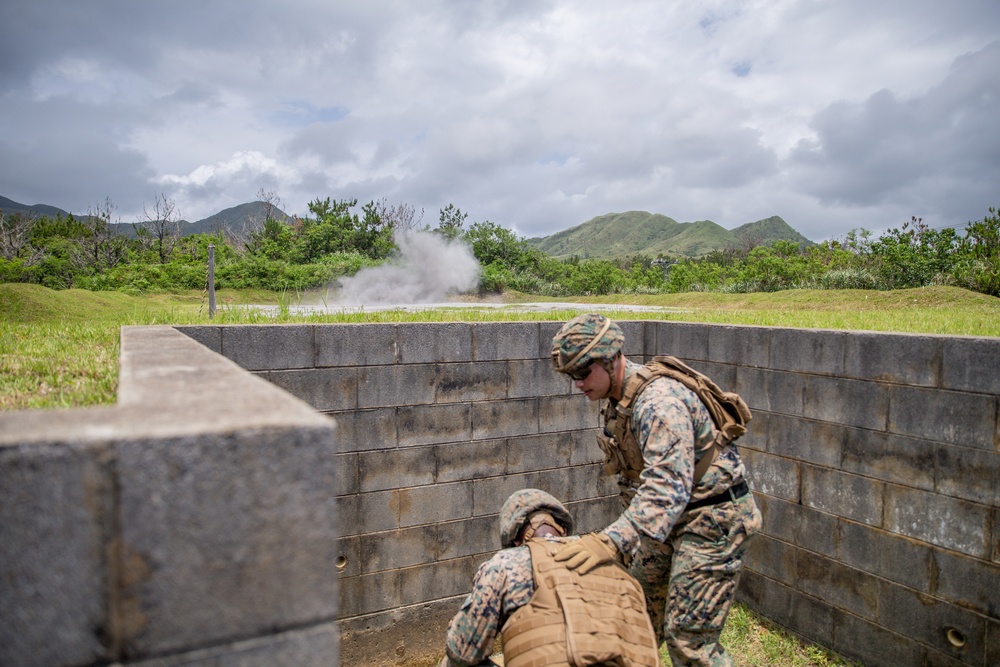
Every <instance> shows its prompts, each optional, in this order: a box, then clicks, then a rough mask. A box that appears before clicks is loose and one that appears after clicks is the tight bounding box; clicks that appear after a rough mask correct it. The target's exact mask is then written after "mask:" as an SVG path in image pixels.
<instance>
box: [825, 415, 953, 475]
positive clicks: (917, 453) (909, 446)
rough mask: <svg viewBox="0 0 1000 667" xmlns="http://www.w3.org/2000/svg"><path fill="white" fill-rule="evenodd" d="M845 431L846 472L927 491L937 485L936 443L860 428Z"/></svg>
mask: <svg viewBox="0 0 1000 667" xmlns="http://www.w3.org/2000/svg"><path fill="white" fill-rule="evenodd" d="M843 434H844V437H843V445H842V447H843V462H842V464H841V469H842V470H844V471H845V472H854V473H858V474H861V475H866V476H868V477H875V478H877V479H883V480H886V481H889V482H896V483H898V484H906V485H907V486H913V487H916V488H919V489H924V490H927V491H930V490H932V489H933V488H934V469H935V465H934V459H935V453H934V449H935V443H933V442H930V441H928V440H920V439H918V438H907V437H904V436H899V435H893V434H891V433H880V432H877V431H869V430H865V429H858V428H845V429H843ZM936 446H937V447H940V445H936Z"/></svg>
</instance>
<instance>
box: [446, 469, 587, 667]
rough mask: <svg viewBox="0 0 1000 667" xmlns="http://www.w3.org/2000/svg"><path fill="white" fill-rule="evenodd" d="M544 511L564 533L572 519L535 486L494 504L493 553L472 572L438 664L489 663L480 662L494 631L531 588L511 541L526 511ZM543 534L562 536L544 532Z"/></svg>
mask: <svg viewBox="0 0 1000 667" xmlns="http://www.w3.org/2000/svg"><path fill="white" fill-rule="evenodd" d="M538 512H545V513H547V514H548V515H549V516H551V518H552V519H554V520H555V522H556V523H558V524H559V526H560V527H561V528H562V529H563V531H564V532H566V533H569V532H572V530H573V518H572V517H571V516H570V514H569V512H567V511H566V508H565V507H564V506H563V504H562V503H561V502H559V501H558V500H557V499H556V498H554V497H553V496H551V495H549V494H548V493H545V492H544V491H540V490H538V489H522V490H520V491H516V492H514V493H513V494H511V495H510V497H509V498H507V500H506V501H505V502H504V504H503V507H501V508H500V518H499V523H500V546H501V547H503V551H500V552H498V553H497V554H495V555H494V556H493V557H492V558H490V559H489V560H488V561H486V562H485V563H483V564H482V565H481V566H480V567H479V570H478V571H477V572H476V577H475V580H474V581H473V584H472V592H471V593H469V595H468V597H466V598H465V601H464V602H463V603H462V606H461V608H460V609H459V610H458V613H457V614H455V616H454V618H452V620H451V623H450V625H449V626H448V636H447V639H446V640H445V651H446V653H447V655H446V657H445V659H444V660H442V661H441V663H440V666H439V667H466V666H467V665H480V664H484V665H490V664H492V663H490V662H485V661H486V660H487V659H488V658H489V655H490V653H492V651H493V644H494V642H495V641H496V638H497V633H498V632H499V631H500V628H502V627H503V625H504V623H506V621H507V618H508V617H509V616H510V615H511V614H512V613H514V612H515V611H517V610H518V609H520V608H521V607H523V606H524V605H526V604H528V602H529V601H530V600H531V596H532V594H533V593H534V592H535V581H534V577H533V575H532V573H531V553H530V551H529V550H528V547H526V546H521V547H515V546H514V541H515V539H517V537H518V533H519V532H520V530H521V528H522V527H523V526H524V525H525V523H528V522H530V519H531V516H532V515H534V514H536V513H538ZM543 539H547V540H559V541H565V540H566V539H567V538H562V537H553V536H546V537H544V538H543Z"/></svg>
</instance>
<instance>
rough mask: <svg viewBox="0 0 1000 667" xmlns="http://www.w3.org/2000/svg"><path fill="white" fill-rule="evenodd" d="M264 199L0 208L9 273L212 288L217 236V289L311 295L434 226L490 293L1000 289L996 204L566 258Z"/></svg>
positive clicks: (506, 242)
mask: <svg viewBox="0 0 1000 667" xmlns="http://www.w3.org/2000/svg"><path fill="white" fill-rule="evenodd" d="M258 197H259V198H260V200H261V201H263V202H264V203H265V208H264V211H265V212H264V214H263V215H262V216H261V217H260V219H259V220H257V219H248V220H246V221H244V223H243V224H242V225H241V226H240V227H239V228H238V229H224V230H222V231H219V232H218V233H215V234H192V235H182V234H181V231H180V224H181V223H180V222H179V221H178V217H177V215H176V207H175V205H174V203H173V202H172V201H171V200H169V199H167V198H166V197H165V196H162V195H161V196H158V197H157V198H156V200H155V202H154V204H153V205H152V206H151V210H148V211H144V213H145V219H144V220H142V221H139V222H136V223H134V224H132V225H122V224H118V223H113V222H112V217H113V215H114V212H115V210H116V209H115V206H114V204H113V202H111V200H110V199H108V200H105V202H104V203H103V204H102V205H101V206H99V207H97V209H96V210H94V211H90V212H88V214H87V215H85V216H80V217H76V216H73V215H69V216H66V217H63V216H57V217H47V216H41V217H37V216H31V215H27V214H24V213H20V212H17V213H11V214H5V213H3V212H2V211H0V281H2V282H30V283H38V284H41V285H45V286H47V287H50V288H54V289H66V288H81V289H87V290H95V291H96V290H118V291H122V292H126V293H133V294H138V293H143V292H147V291H150V290H169V289H201V288H204V287H206V286H207V285H206V282H207V272H206V265H207V257H208V252H209V250H208V249H209V246H210V245H211V246H214V257H215V283H216V287H217V288H218V289H224V288H237V289H238V288H255V289H264V290H273V291H286V290H305V289H309V288H314V287H323V286H326V285H331V284H335V283H336V281H337V279H338V278H342V277H344V276H352V275H354V274H355V273H357V272H358V271H359V270H360V269H362V268H365V267H372V266H378V265H380V264H382V263H383V262H386V261H390V260H391V258H392V255H393V253H394V251H396V250H397V246H396V242H395V239H396V238H398V236H397V235H398V234H401V233H408V232H413V231H423V232H429V233H434V234H440V235H441V236H442V237H444V238H445V239H447V240H448V241H449V242H456V243H465V244H467V245H468V246H469V247H470V248H471V250H472V253H473V254H474V255H475V257H476V259H477V260H478V261H479V263H480V266H481V267H482V273H481V277H480V291H481V292H502V291H517V292H523V293H526V294H536V295H545V296H574V295H602V294H612V293H632V294H658V293H676V292H697V291H706V292H708V291H715V292H772V291H778V290H785V289H797V288H819V289H880V290H889V289H901V288H909V287H923V286H927V285H955V286H959V287H963V288H967V289H970V290H973V291H977V292H982V293H984V294H989V295H992V296H1000V216H998V213H997V210H996V209H994V208H990V209H989V213H988V214H987V215H986V216H984V218H983V219H982V220H981V221H974V222H970V223H969V224H968V225H967V226H966V228H965V229H964V230H963V233H962V234H960V233H959V232H958V231H957V230H955V229H953V228H942V229H933V228H931V227H930V226H928V225H927V224H925V223H924V222H923V221H922V220H921V219H920V218H915V217H914V218H911V220H910V221H908V222H905V223H904V224H902V225H901V226H900V227H898V228H893V229H890V230H889V231H887V232H885V233H883V234H881V235H880V236H877V237H876V236H875V235H873V234H872V233H871V232H869V231H867V230H864V229H860V230H854V231H852V232H850V233H848V234H847V235H846V237H845V238H843V239H839V240H835V241H825V242H823V243H820V244H818V245H813V246H809V247H808V248H804V247H801V246H799V244H797V243H794V242H790V241H775V242H773V243H770V244H766V245H765V244H757V243H754V242H750V243H747V244H745V246H744V247H741V248H729V249H725V250H719V251H715V252H712V253H710V254H709V255H706V256H704V257H700V258H684V257H666V256H663V255H661V256H658V257H653V256H648V255H641V254H640V255H633V256H629V257H624V258H619V259H581V258H579V257H572V258H569V259H563V260H560V259H556V258H554V257H552V256H550V255H547V254H545V253H543V252H541V251H540V250H538V249H536V248H533V247H531V245H530V244H529V243H528V242H527V241H526V239H524V238H522V237H519V236H517V235H516V234H515V233H514V232H512V231H511V230H509V229H507V228H505V227H503V226H501V225H499V224H497V223H494V222H490V221H488V220H487V221H483V222H475V223H472V224H468V225H467V224H466V223H467V221H468V214H467V213H465V212H463V211H462V210H461V209H459V208H457V207H455V206H454V205H453V204H448V205H447V206H446V207H444V208H442V209H441V210H440V211H439V219H438V224H437V225H436V226H435V227H433V228H432V227H431V226H430V225H429V224H424V225H423V226H421V222H422V217H423V212H422V211H421V212H417V211H416V209H415V208H414V207H412V206H410V205H407V204H398V205H390V204H389V203H388V201H387V200H385V199H382V200H378V201H375V200H373V201H370V202H368V203H367V204H363V205H362V206H361V207H360V210H358V208H357V207H358V201H357V200H356V199H332V198H329V197H327V198H325V199H319V198H317V199H315V200H314V201H312V202H310V203H309V212H310V215H308V216H303V217H296V218H293V219H291V220H290V221H281V220H278V219H276V217H274V216H273V215H272V214H273V213H274V212H276V211H277V204H278V199H277V197H276V196H275V195H274V194H273V193H269V192H264V191H261V192H259V193H258ZM123 228H125V229H127V230H129V231H130V233H124V232H123V231H122V230H123Z"/></svg>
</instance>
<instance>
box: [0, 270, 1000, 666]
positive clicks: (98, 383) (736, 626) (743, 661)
mask: <svg viewBox="0 0 1000 667" xmlns="http://www.w3.org/2000/svg"><path fill="white" fill-rule="evenodd" d="M322 298H323V295H320V294H308V295H289V294H275V293H264V292H226V291H224V292H220V293H219V295H218V303H219V311H218V313H217V314H216V316H215V318H214V319H212V320H209V318H208V314H207V304H206V303H205V298H204V294H202V293H201V292H194V291H192V292H180V293H163V294H151V295H147V296H142V297H133V296H127V295H124V294H118V293H114V292H100V293H93V292H85V291H81V290H65V291H52V290H49V289H46V288H44V287H40V286H37V285H24V284H9V283H8V284H0V410H6V411H9V410H21V409H48V408H63V407H81V406H88V405H108V404H113V403H114V402H115V396H116V392H117V387H118V353H119V329H120V327H121V326H124V325H139V324H207V323H209V322H211V323H212V324H236V323H244V324H245V323H251V324H253V323H269V322H280V323H287V322H317V323H318V322H363V321H371V322H404V321H498V320H499V321H519V320H565V319H568V318H569V317H572V316H573V315H575V314H577V313H579V312H585V311H586V310H590V308H588V307H582V308H576V309H562V308H560V309H554V310H538V311H532V312H523V311H520V310H517V309H516V308H514V304H516V303H518V302H523V301H545V299H540V298H537V297H534V296H529V295H516V294H515V295H505V298H504V300H505V301H506V302H508V303H510V304H511V308H496V307H493V308H488V309H483V308H477V307H475V304H474V303H469V304H468V306H467V307H462V308H449V309H446V310H427V311H415V312H413V311H406V310H375V311H367V312H365V311H363V310H360V309H354V310H351V311H345V312H340V313H332V314H323V315H319V314H311V315H307V316H296V315H294V314H293V313H292V312H291V311H292V309H290V308H289V306H294V305H297V304H299V303H316V302H319V301H321V300H322ZM549 301H555V300H549ZM573 301H574V302H577V303H593V304H610V306H608V307H601V308H599V310H600V311H601V312H604V313H606V314H608V315H610V316H611V317H621V318H623V319H659V320H672V321H690V322H716V323H728V324H750V325H765V326H787V327H805V328H821V329H842V330H845V329H846V330H869V331H896V332H911V333H927V334H945V335H963V336H991V337H1000V299H997V298H994V297H989V296H985V295H982V294H978V293H974V292H969V291H966V290H962V289H957V288H951V287H929V288H921V289H912V290H899V291H892V292H875V291H866V290H839V291H817V290H794V291H787V292H774V293H766V294H713V293H689V294H674V295H657V296H629V295H614V296H602V297H593V298H576V297H574V298H573ZM247 304H258V305H270V306H274V307H276V308H275V309H274V312H272V313H271V314H268V313H265V312H263V311H261V310H254V309H247V308H246V306H247ZM615 304H618V305H622V304H637V305H647V306H664V307H669V308H671V309H673V310H670V311H657V312H631V311H624V310H621V309H616V308H614V305H615ZM723 642H724V644H725V645H726V646H727V647H728V648H729V649H730V650H731V652H732V653H733V656H734V658H735V659H736V661H737V664H739V665H741V666H742V667H749V666H755V667H758V666H759V667H764V666H776V667H810V666H816V667H828V666H846V665H850V664H852V663H849V662H846V661H844V660H843V659H841V658H839V657H838V656H836V655H835V654H833V653H831V652H829V651H826V650H825V649H822V648H820V647H815V646H810V645H808V644H803V643H801V642H799V641H797V640H796V639H795V638H794V637H793V636H791V635H789V634H788V633H787V632H785V631H784V630H782V629H781V628H779V627H777V626H774V625H773V624H771V623H769V622H767V621H766V620H764V619H761V618H760V617H758V616H756V615H755V614H753V613H752V612H751V611H749V610H747V609H746V608H744V607H742V606H739V605H737V606H736V607H734V609H733V611H732V613H731V614H730V617H729V620H728V622H727V624H726V631H725V633H724V635H723Z"/></svg>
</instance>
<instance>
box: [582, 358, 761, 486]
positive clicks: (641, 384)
mask: <svg viewBox="0 0 1000 667" xmlns="http://www.w3.org/2000/svg"><path fill="white" fill-rule="evenodd" d="M660 377H669V378H672V379H674V380H677V381H678V382H680V383H681V384H683V385H684V386H685V387H687V388H688V389H690V390H691V391H693V392H694V393H695V394H697V395H698V398H699V399H701V402H702V403H704V404H705V407H706V408H708V412H709V414H710V415H711V416H712V422H713V423H714V424H715V428H716V431H717V433H716V436H715V439H714V440H713V441H712V442H710V443H708V444H707V445H704V446H702V447H700V448H697V449H696V451H695V459H696V461H697V463H696V464H695V468H694V485H696V484H698V481H699V480H700V479H701V478H702V476H703V475H704V474H705V471H707V470H708V467H709V466H710V465H712V462H713V461H714V460H715V457H716V456H718V454H719V450H720V449H722V447H724V446H725V445H727V444H729V443H730V442H732V441H733V440H735V439H736V438H738V437H740V436H741V435H743V434H744V433H746V432H747V427H746V425H747V423H749V422H750V420H751V419H753V415H751V414H750V408H748V407H747V405H746V403H744V402H743V399H742V398H740V396H739V394H734V393H732V392H728V391H722V389H720V388H719V386H718V385H717V384H715V383H714V382H713V381H712V380H711V379H710V378H709V377H708V376H707V375H704V374H702V373H699V372H698V371H696V370H694V369H693V368H691V367H690V366H688V365H686V364H684V363H683V362H682V361H680V360H679V359H677V358H676V357H671V356H667V355H661V356H657V357H653V360H652V361H651V362H649V363H648V364H646V365H645V366H641V367H640V368H639V369H638V370H637V371H636V373H635V375H633V376H632V377H631V378H629V380H628V382H626V383H625V387H624V388H623V389H622V397H621V400H619V401H618V403H617V404H614V403H613V402H612V401H608V404H607V406H606V407H605V408H604V413H603V414H604V424H605V426H604V434H603V435H598V436H597V443H598V444H599V445H600V447H601V450H602V451H603V452H604V456H605V461H604V472H605V473H606V474H608V475H613V474H615V473H618V474H619V475H620V476H621V478H622V481H623V482H624V486H625V487H626V490H625V494H626V496H627V499H628V500H631V495H635V489H637V488H638V487H639V484H640V479H639V475H640V473H641V472H642V469H643V462H642V450H641V448H640V447H639V442H638V440H637V439H636V437H635V435H634V434H633V433H632V407H633V405H634V404H635V400H636V398H637V397H638V396H639V394H641V393H642V392H643V390H644V389H645V388H646V387H648V386H649V384H650V383H651V382H652V381H653V380H655V379H657V378H660ZM696 447H697V443H696ZM629 494H631V495H629Z"/></svg>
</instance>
